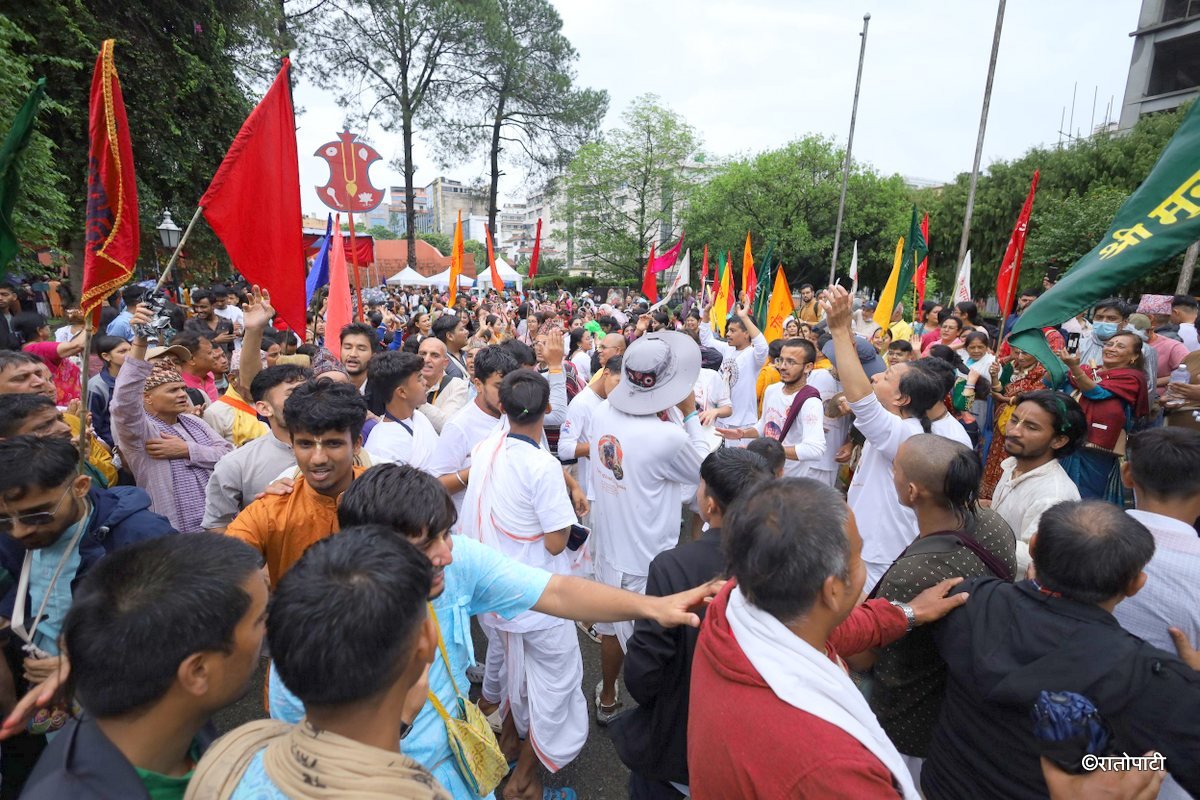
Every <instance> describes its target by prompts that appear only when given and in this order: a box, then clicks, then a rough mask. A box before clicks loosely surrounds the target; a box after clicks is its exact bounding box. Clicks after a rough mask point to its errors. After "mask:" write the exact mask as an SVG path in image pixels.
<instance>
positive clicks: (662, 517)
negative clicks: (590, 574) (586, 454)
mask: <svg viewBox="0 0 1200 800" xmlns="http://www.w3.org/2000/svg"><path fill="white" fill-rule="evenodd" d="M589 436H590V437H591V441H592V459H591V461H592V464H591V466H592V492H593V494H594V495H595V498H596V502H595V503H594V504H593V505H592V523H593V526H594V528H595V534H594V538H595V539H596V547H595V552H596V554H597V556H598V557H599V558H602V559H603V560H604V561H605V562H606V563H607V564H608V565H609V566H611V567H613V568H615V569H617V570H620V571H621V572H624V573H626V574H628V575H646V574H648V572H649V569H650V562H651V561H652V560H653V559H654V557H655V556H656V555H658V554H659V553H661V552H663V551H664V550H669V549H670V548H672V547H674V546H675V545H676V544H677V543H678V541H679V484H687V483H695V482H696V481H697V478H698V476H699V474H700V462H701V461H703V460H704V457H705V456H706V455H708V443H707V440H706V437H705V434H704V428H702V427H701V426H700V420H699V418H698V417H696V416H693V417H692V418H691V419H689V420H688V421H687V422H686V423H685V425H684V427H683V428H680V427H679V426H678V425H676V424H674V423H671V422H663V421H662V420H660V419H659V418H658V417H657V416H656V415H653V414H650V415H646V416H633V415H631V414H626V413H624V412H621V411H618V410H617V409H615V408H613V406H612V405H611V404H610V403H609V402H608V401H605V402H603V403H601V404H600V405H599V406H598V407H597V408H596V409H595V410H594V411H593V412H592V422H591V428H590V431H589Z"/></svg>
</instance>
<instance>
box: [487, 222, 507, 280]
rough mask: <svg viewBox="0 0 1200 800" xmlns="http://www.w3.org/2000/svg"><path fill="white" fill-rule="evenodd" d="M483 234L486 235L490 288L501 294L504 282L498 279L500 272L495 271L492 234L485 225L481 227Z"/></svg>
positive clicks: (494, 250) (494, 251)
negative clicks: (490, 274)
mask: <svg viewBox="0 0 1200 800" xmlns="http://www.w3.org/2000/svg"><path fill="white" fill-rule="evenodd" d="M483 232H484V233H485V234H487V248H488V269H489V270H491V273H492V288H493V289H495V290H496V291H497V292H502V291H504V281H503V280H501V279H500V270H498V269H496V248H495V247H494V246H493V245H492V232H491V230H490V229H489V228H488V226H487V225H484V226H483Z"/></svg>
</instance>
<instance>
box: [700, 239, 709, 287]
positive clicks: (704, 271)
mask: <svg viewBox="0 0 1200 800" xmlns="http://www.w3.org/2000/svg"><path fill="white" fill-rule="evenodd" d="M707 280H708V245H704V263H703V265H701V267H700V289H701V290H702V291H703V289H704V282H705V281H707Z"/></svg>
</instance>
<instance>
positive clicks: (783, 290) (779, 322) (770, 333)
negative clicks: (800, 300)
mask: <svg viewBox="0 0 1200 800" xmlns="http://www.w3.org/2000/svg"><path fill="white" fill-rule="evenodd" d="M795 310H796V307H795V306H794V305H792V290H791V289H790V288H788V282H787V276H786V275H784V274H783V264H780V265H779V268H778V269H776V270H775V285H774V286H772V287H771V300H770V302H769V303H768V304H767V328H766V330H764V331H763V334H764V335H765V336H766V339H767V341H768V342H773V341H775V340H776V339H779V338H781V337H782V336H783V323H785V322H787V318H788V317H790V316H791V315H792V313H793V312H794V311H795Z"/></svg>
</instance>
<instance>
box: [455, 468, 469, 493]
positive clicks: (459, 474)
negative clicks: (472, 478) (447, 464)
mask: <svg viewBox="0 0 1200 800" xmlns="http://www.w3.org/2000/svg"><path fill="white" fill-rule="evenodd" d="M454 477H456V478H458V485H459V486H461V487H463V488H464V489H465V488H467V482H466V481H464V480H463V479H462V470H460V469H456V470H454Z"/></svg>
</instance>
